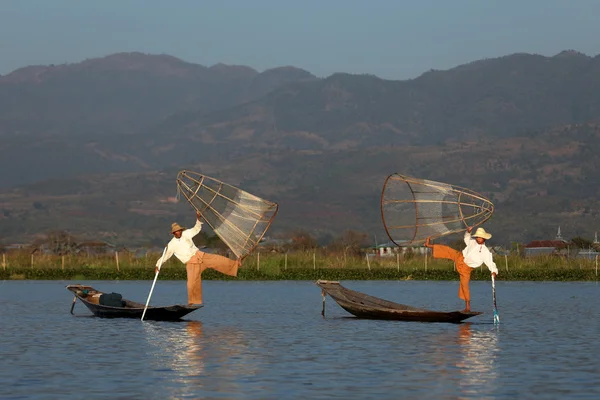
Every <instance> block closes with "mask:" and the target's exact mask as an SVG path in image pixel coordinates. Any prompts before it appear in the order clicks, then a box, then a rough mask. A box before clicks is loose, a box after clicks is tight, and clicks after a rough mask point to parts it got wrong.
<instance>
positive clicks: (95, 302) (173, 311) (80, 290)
mask: <svg viewBox="0 0 600 400" xmlns="http://www.w3.org/2000/svg"><path fill="white" fill-rule="evenodd" d="M67 290H68V291H70V292H71V293H73V294H74V295H75V297H74V298H73V304H72V305H71V314H73V309H74V308H75V302H76V301H77V300H80V301H81V302H82V303H83V304H84V305H85V306H86V307H87V308H88V309H89V310H90V311H91V312H92V313H93V314H94V315H95V316H97V317H102V318H137V319H141V317H142V314H143V313H144V307H145V304H141V303H136V302H134V301H130V300H127V299H120V297H119V300H118V305H117V306H115V305H105V304H102V301H101V300H102V298H103V295H105V294H106V293H103V292H101V291H99V290H96V289H94V288H93V287H91V286H86V285H67ZM115 304H117V303H115ZM119 305H120V306H119ZM200 307H202V306H201V305H173V306H166V307H148V309H147V310H146V315H145V316H144V319H146V320H155V321H176V320H179V319H181V318H183V317H184V316H185V315H187V314H189V313H191V312H192V311H196V310H197V309H198V308H200Z"/></svg>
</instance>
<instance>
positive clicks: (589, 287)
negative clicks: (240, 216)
mask: <svg viewBox="0 0 600 400" xmlns="http://www.w3.org/2000/svg"><path fill="white" fill-rule="evenodd" d="M69 283H73V282H61V281H44V282H39V281H38V282H35V281H25V282H20V281H19V282H15V281H4V282H1V281H0V304H1V305H2V307H1V309H0V398H2V399H46V398H47V399H83V398H87V399H101V398H111V399H125V398H135V399H184V398H205V399H217V398H228V399H231V398H239V399H258V398H260V399H266V398H357V399H358V398H359V399H366V398H378V399H398V398H415V399H416V398H418V399H464V398H477V399H481V398H515V397H517V398H529V399H567V398H582V399H583V398H589V399H599V398H600V345H599V344H598V338H599V335H600V311H599V309H600V304H599V303H600V301H599V300H600V286H598V284H596V283H533V282H523V283H520V282H501V281H500V282H498V283H497V300H498V308H499V312H500V319H501V320H500V322H501V324H500V325H499V326H498V327H496V326H494V325H493V324H492V323H491V322H492V314H491V286H490V283H489V282H488V283H485V282H472V283H471V290H472V296H473V308H474V309H476V310H480V311H484V312H486V314H484V315H482V316H479V317H475V318H473V319H471V320H470V321H472V322H471V323H463V324H459V325H454V324H427V323H417V322H399V321H369V320H358V319H356V318H354V317H349V316H350V315H349V314H348V313H346V312H345V311H344V310H342V309H341V308H340V307H339V306H338V305H337V304H335V303H334V302H333V300H332V299H331V298H329V297H328V298H327V307H326V317H325V319H323V318H322V317H321V315H320V312H321V295H320V289H319V288H318V287H317V286H315V284H314V283H313V282H239V281H238V282H218V281H207V282H204V300H205V308H204V309H200V310H198V311H196V312H194V313H192V314H190V315H189V316H188V320H187V321H184V322H141V321H139V320H127V319H114V320H107V319H100V318H95V317H91V318H90V317H73V316H72V315H70V314H69V308H70V303H71V300H72V296H71V295H70V293H69V292H67V290H66V289H65V288H64V287H65V285H67V284H69ZM85 283H87V284H90V285H91V286H94V287H95V288H96V289H99V290H102V291H105V292H111V291H114V292H118V293H122V294H123V295H124V297H126V298H129V299H131V300H137V301H141V302H145V299H146V297H147V295H148V292H149V290H150V285H151V282H147V281H144V282H113V281H100V282H85ZM343 284H344V285H345V286H346V287H348V288H351V289H355V290H359V291H362V292H365V293H368V294H372V295H375V296H379V297H383V298H386V299H389V300H392V301H397V302H401V303H406V304H411V305H415V306H423V307H430V308H435V309H440V310H444V311H450V310H456V309H460V308H461V307H462V304H461V302H460V301H459V300H458V299H457V297H456V294H457V288H458V282H417V281H402V282H380V281H375V282H373V281H371V282H368V281H367V282H364V281H361V282H359V281H345V282H343ZM185 301H186V290H185V282H165V281H159V282H157V285H156V288H155V290H154V293H153V296H152V304H153V305H169V304H181V303H184V302H185ZM75 312H76V313H79V314H81V315H89V311H88V310H87V309H86V308H85V307H84V306H83V305H82V304H81V303H79V304H78V305H77V306H76V307H75ZM348 317H349V318H348Z"/></svg>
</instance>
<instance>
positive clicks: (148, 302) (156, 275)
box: [142, 247, 167, 321]
mask: <svg viewBox="0 0 600 400" xmlns="http://www.w3.org/2000/svg"><path fill="white" fill-rule="evenodd" d="M166 252H167V248H166V247H165V249H164V250H163V253H162V256H160V262H159V263H158V270H157V271H156V274H155V275H154V282H152V287H151V288H150V294H149V295H148V300H146V307H144V312H143V313H142V321H143V320H144V315H146V309H147V308H148V304H150V297H151V296H152V291H153V290H154V285H155V284H156V278H158V273H159V272H160V267H162V263H163V257H164V256H165V253H166Z"/></svg>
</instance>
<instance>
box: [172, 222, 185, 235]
mask: <svg viewBox="0 0 600 400" xmlns="http://www.w3.org/2000/svg"><path fill="white" fill-rule="evenodd" d="M183 229H184V228H183V227H181V226H179V224H178V223H177V222H173V223H172V224H171V233H175V232H177V231H182V230H183Z"/></svg>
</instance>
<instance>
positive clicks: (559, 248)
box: [524, 226, 575, 257]
mask: <svg viewBox="0 0 600 400" xmlns="http://www.w3.org/2000/svg"><path fill="white" fill-rule="evenodd" d="M571 248H573V249H574V248H575V247H574V245H573V244H572V243H570V242H568V241H566V240H565V239H563V237H562V234H561V232H560V226H559V227H558V232H557V234H556V237H555V238H554V240H534V241H532V242H529V243H527V244H526V245H525V247H524V253H525V257H535V256H543V255H547V256H568V255H569V253H570V251H571Z"/></svg>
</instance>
